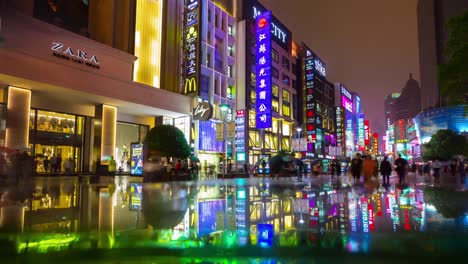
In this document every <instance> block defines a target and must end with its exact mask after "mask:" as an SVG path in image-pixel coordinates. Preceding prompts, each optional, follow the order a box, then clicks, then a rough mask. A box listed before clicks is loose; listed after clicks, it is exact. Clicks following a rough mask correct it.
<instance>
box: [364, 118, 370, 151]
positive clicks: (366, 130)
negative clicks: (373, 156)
mask: <svg viewBox="0 0 468 264" xmlns="http://www.w3.org/2000/svg"><path fill="white" fill-rule="evenodd" d="M369 129H370V128H369V120H364V144H365V145H366V146H369V145H370V135H369V134H370V131H369Z"/></svg>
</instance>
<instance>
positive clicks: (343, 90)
mask: <svg viewBox="0 0 468 264" xmlns="http://www.w3.org/2000/svg"><path fill="white" fill-rule="evenodd" d="M341 94H343V95H344V96H346V97H347V98H348V99H349V100H353V96H352V95H351V93H350V92H349V91H348V89H346V88H345V87H344V86H341ZM351 112H352V111H351Z"/></svg>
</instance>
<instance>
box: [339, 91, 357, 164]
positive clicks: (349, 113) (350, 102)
mask: <svg viewBox="0 0 468 264" xmlns="http://www.w3.org/2000/svg"><path fill="white" fill-rule="evenodd" d="M334 93H335V104H336V107H340V108H341V109H342V113H343V123H342V125H341V128H340V129H341V130H342V131H344V133H343V135H344V138H343V139H342V148H343V155H344V156H346V157H351V156H352V155H353V153H354V152H355V151H356V149H355V148H356V146H357V144H356V143H357V142H356V139H357V137H356V136H355V134H356V131H357V122H356V121H357V114H356V107H355V106H354V104H355V94H354V93H353V92H351V91H350V90H348V89H347V88H346V87H345V86H344V85H343V84H341V83H335V91H334Z"/></svg>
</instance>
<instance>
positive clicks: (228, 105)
mask: <svg viewBox="0 0 468 264" xmlns="http://www.w3.org/2000/svg"><path fill="white" fill-rule="evenodd" d="M225 2H226V1H211V0H203V1H185V14H186V15H185V18H184V32H185V33H184V34H185V35H184V43H183V49H182V56H181V57H182V59H183V67H182V69H183V72H182V82H181V83H182V88H181V91H182V93H183V94H186V95H187V96H191V97H193V102H194V105H198V104H200V103H201V102H207V103H208V104H209V105H210V106H211V107H212V109H213V110H212V115H211V116H210V117H208V118H206V119H204V120H195V121H194V122H193V124H192V128H193V130H192V136H193V140H194V151H195V153H196V155H197V156H198V157H199V159H200V161H201V166H202V170H203V171H206V169H207V168H208V167H209V166H210V165H212V166H214V167H215V172H221V171H222V168H221V167H220V162H222V161H223V159H225V158H229V159H235V156H234V155H235V154H234V153H235V149H234V142H235V138H228V134H229V133H227V127H228V126H227V125H226V126H224V125H223V123H227V124H234V123H233V122H235V121H236V110H237V109H238V107H237V106H236V100H237V97H238V96H237V90H238V89H237V85H236V76H237V70H238V69H237V67H236V57H237V47H236V37H237V26H236V20H235V18H234V16H233V15H232V14H233V10H232V6H230V5H226V3H225ZM194 119H197V118H196V117H194ZM224 127H226V131H223V132H224V133H221V134H222V135H223V137H221V138H220V137H217V136H216V132H217V131H218V132H219V130H225V128H224ZM237 128H239V124H237ZM218 134H220V133H218Z"/></svg>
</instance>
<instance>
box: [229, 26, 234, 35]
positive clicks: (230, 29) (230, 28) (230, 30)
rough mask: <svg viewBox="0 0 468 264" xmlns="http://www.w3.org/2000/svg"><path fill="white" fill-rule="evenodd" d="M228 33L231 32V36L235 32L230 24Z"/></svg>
mask: <svg viewBox="0 0 468 264" xmlns="http://www.w3.org/2000/svg"><path fill="white" fill-rule="evenodd" d="M228 34H229V36H232V35H233V34H234V33H233V32H232V26H231V25H229V26H228Z"/></svg>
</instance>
